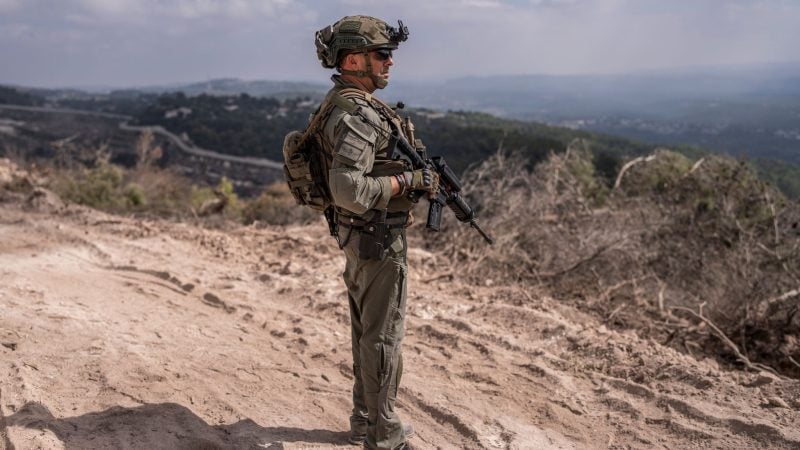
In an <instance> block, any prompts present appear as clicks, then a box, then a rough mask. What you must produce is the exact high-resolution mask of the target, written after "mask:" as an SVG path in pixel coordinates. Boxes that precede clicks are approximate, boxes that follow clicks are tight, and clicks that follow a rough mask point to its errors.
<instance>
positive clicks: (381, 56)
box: [373, 48, 392, 61]
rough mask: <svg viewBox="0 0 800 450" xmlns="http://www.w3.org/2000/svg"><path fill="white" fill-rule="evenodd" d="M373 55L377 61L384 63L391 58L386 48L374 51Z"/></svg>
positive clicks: (390, 52) (389, 51) (390, 53)
mask: <svg viewBox="0 0 800 450" xmlns="http://www.w3.org/2000/svg"><path fill="white" fill-rule="evenodd" d="M373 53H375V58H377V59H378V61H386V60H387V59H389V58H391V57H392V51H391V50H390V49H388V48H379V49H377V50H374V51H373Z"/></svg>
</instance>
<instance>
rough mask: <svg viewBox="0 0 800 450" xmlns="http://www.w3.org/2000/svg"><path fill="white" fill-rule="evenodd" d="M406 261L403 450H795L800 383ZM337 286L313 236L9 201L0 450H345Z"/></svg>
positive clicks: (335, 270)
mask: <svg viewBox="0 0 800 450" xmlns="http://www.w3.org/2000/svg"><path fill="white" fill-rule="evenodd" d="M409 259H410V279H409V291H410V297H409V302H408V305H409V307H408V312H407V315H408V316H407V334H406V336H407V337H406V340H405V344H404V358H405V372H404V378H403V386H402V388H401V391H400V393H399V399H398V409H399V413H400V415H401V416H402V417H403V419H404V420H405V421H406V422H408V423H410V424H412V425H413V426H414V427H415V429H416V430H417V434H416V436H414V437H413V438H412V443H413V444H415V448H422V449H462V448H463V449H494V448H500V449H606V448H611V449H652V448H663V449H691V448H703V449H744V448H752V449H765V448H774V449H797V448H800V383H799V382H798V381H792V380H786V379H780V378H778V377H775V376H773V375H770V374H767V373H751V372H743V371H739V370H735V369H732V368H728V367H722V368H721V367H720V366H719V365H718V363H717V362H715V361H713V360H710V359H705V360H700V361H698V360H696V359H694V358H692V357H690V356H687V355H684V354H680V353H678V352H676V351H674V350H672V349H669V348H666V347H663V346H661V345H660V344H659V343H657V342H654V341H648V340H642V339H639V338H638V337H637V336H636V334H635V333H633V332H626V333H619V332H616V331H613V330H609V329H607V328H606V327H605V326H604V325H602V324H601V322H599V321H598V320H597V319H595V318H594V317H591V316H587V315H585V314H583V313H580V312H578V311H576V310H575V309H573V308H571V307H568V306H566V305H564V304H561V303H560V302H559V299H557V298H549V297H547V296H545V295H542V294H541V293H540V292H538V291H537V290H536V289H535V288H533V287H527V286H496V285H494V286H493V285H491V283H484V285H483V286H474V285H469V284H466V283H463V282H461V281H459V280H458V279H452V278H453V277H452V276H451V275H450V274H451V273H452V269H451V267H450V266H449V263H448V262H447V261H444V260H442V258H440V257H437V255H436V254H431V253H428V252H425V251H421V250H415V249H412V250H411V251H410V255H409ZM460 263H463V261H456V262H455V264H460ZM343 266H344V259H343V257H342V255H341V254H340V252H339V251H338V249H337V248H336V247H335V245H334V243H333V242H332V240H331V238H330V237H328V236H327V232H326V229H325V227H324V226H323V225H322V224H318V225H313V226H307V227H289V228H265V229H260V228H254V227H241V226H238V225H230V226H229V227H228V228H227V229H220V230H210V229H204V228H200V227H196V226H193V225H190V224H185V223H175V222H168V221H144V220H139V219H131V218H125V217H117V216H110V215H107V214H104V213H100V212H97V211H93V210H90V209H86V208H82V207H76V206H69V207H64V206H62V205H60V204H59V202H58V200H57V199H53V198H50V197H48V196H47V195H46V193H40V194H38V195H34V196H33V197H27V198H23V197H21V196H15V195H10V196H9V195H7V196H5V197H4V201H3V202H0V308H2V314H0V343H2V346H0V449H2V450H8V449H12V448H13V449H62V448H63V449H75V450H78V449H80V450H83V449H109V448H119V449H223V448H224V449H228V448H230V449H250V448H271V449H301V448H302V449H307V448H355V447H352V446H349V445H348V444H347V429H348V414H349V402H350V393H349V389H350V386H351V383H352V376H351V373H350V372H351V357H350V350H349V348H350V342H349V341H350V333H349V324H348V320H349V319H348V317H349V316H348V313H347V302H346V296H345V291H344V287H343V285H342V281H341V276H340V275H341V272H342V269H343Z"/></svg>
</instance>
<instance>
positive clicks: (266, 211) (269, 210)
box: [242, 183, 322, 225]
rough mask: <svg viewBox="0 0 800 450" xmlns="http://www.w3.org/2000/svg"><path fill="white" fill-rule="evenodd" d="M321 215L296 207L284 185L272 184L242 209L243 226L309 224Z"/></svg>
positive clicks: (300, 206)
mask: <svg viewBox="0 0 800 450" xmlns="http://www.w3.org/2000/svg"><path fill="white" fill-rule="evenodd" d="M321 215H322V214H321V213H318V212H315V211H314V210H312V209H311V208H308V207H306V206H302V205H298V204H297V203H295V201H294V197H292V194H291V193H290V192H289V188H288V187H287V186H286V183H274V184H271V185H270V186H267V188H266V189H265V190H264V192H262V193H261V195H259V196H258V197H257V198H255V199H254V200H251V201H250V202H248V203H247V205H246V206H245V207H244V208H243V209H242V220H243V222H244V223H245V224H252V223H254V222H261V223H266V224H270V225H288V224H295V223H311V222H312V221H315V220H319V217H320V216H321Z"/></svg>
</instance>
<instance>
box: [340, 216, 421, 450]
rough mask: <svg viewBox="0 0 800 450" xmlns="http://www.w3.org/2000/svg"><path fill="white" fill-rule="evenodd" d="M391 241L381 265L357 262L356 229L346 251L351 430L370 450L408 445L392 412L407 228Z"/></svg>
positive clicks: (403, 305)
mask: <svg viewBox="0 0 800 450" xmlns="http://www.w3.org/2000/svg"><path fill="white" fill-rule="evenodd" d="M344 233H347V231H344ZM392 238H393V239H392V244H391V246H390V249H389V252H388V256H387V257H386V258H385V259H383V260H382V261H378V260H364V259H361V258H359V256H358V245H359V233H358V232H357V231H353V232H352V234H351V236H350V238H349V240H348V242H347V244H346V245H345V247H344V252H345V256H346V259H347V264H346V266H345V271H344V274H343V277H344V282H345V285H346V286H347V291H348V298H349V303H350V324H351V331H352V350H353V376H354V379H355V381H354V383H353V413H352V415H351V416H350V426H351V430H352V431H353V432H354V433H355V434H366V441H365V446H366V448H369V449H389V450H393V449H397V448H400V447H401V446H402V445H403V444H404V443H405V436H404V434H403V424H402V422H401V421H400V418H399V417H398V416H397V414H396V413H395V410H394V403H395V399H396V398H397V388H398V386H399V384H400V378H401V376H402V373H403V358H402V354H401V344H402V342H403V333H404V323H405V315H406V313H405V310H406V278H407V273H408V263H407V259H406V254H407V242H406V236H405V230H403V229H397V230H392Z"/></svg>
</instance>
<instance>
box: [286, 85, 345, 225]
mask: <svg viewBox="0 0 800 450" xmlns="http://www.w3.org/2000/svg"><path fill="white" fill-rule="evenodd" d="M332 107H333V105H332V104H331V103H330V102H328V101H327V99H326V100H325V101H324V102H323V103H322V105H320V107H319V109H318V110H317V112H316V114H314V118H313V119H312V120H311V123H309V124H308V126H307V127H306V129H305V130H303V131H298V130H293V131H290V132H289V134H287V135H286V137H285V138H284V140H283V174H284V176H285V177H286V182H287V184H288V185H289V191H290V192H291V193H292V196H293V197H294V200H295V202H297V204H298V205H306V206H308V207H310V208H312V209H314V210H316V211H325V210H326V209H327V208H328V206H330V205H331V204H332V203H333V202H332V199H331V194H330V191H329V190H328V183H327V173H326V172H327V167H328V166H329V165H330V161H323V158H327V159H330V155H328V154H327V152H325V151H324V150H323V149H322V148H321V147H320V145H319V141H318V140H317V138H316V136H314V134H315V133H316V132H318V131H320V130H319V128H320V125H321V124H322V123H323V121H322V119H323V118H326V117H327V116H329V115H330V112H331V110H332V109H333V108H332Z"/></svg>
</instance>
